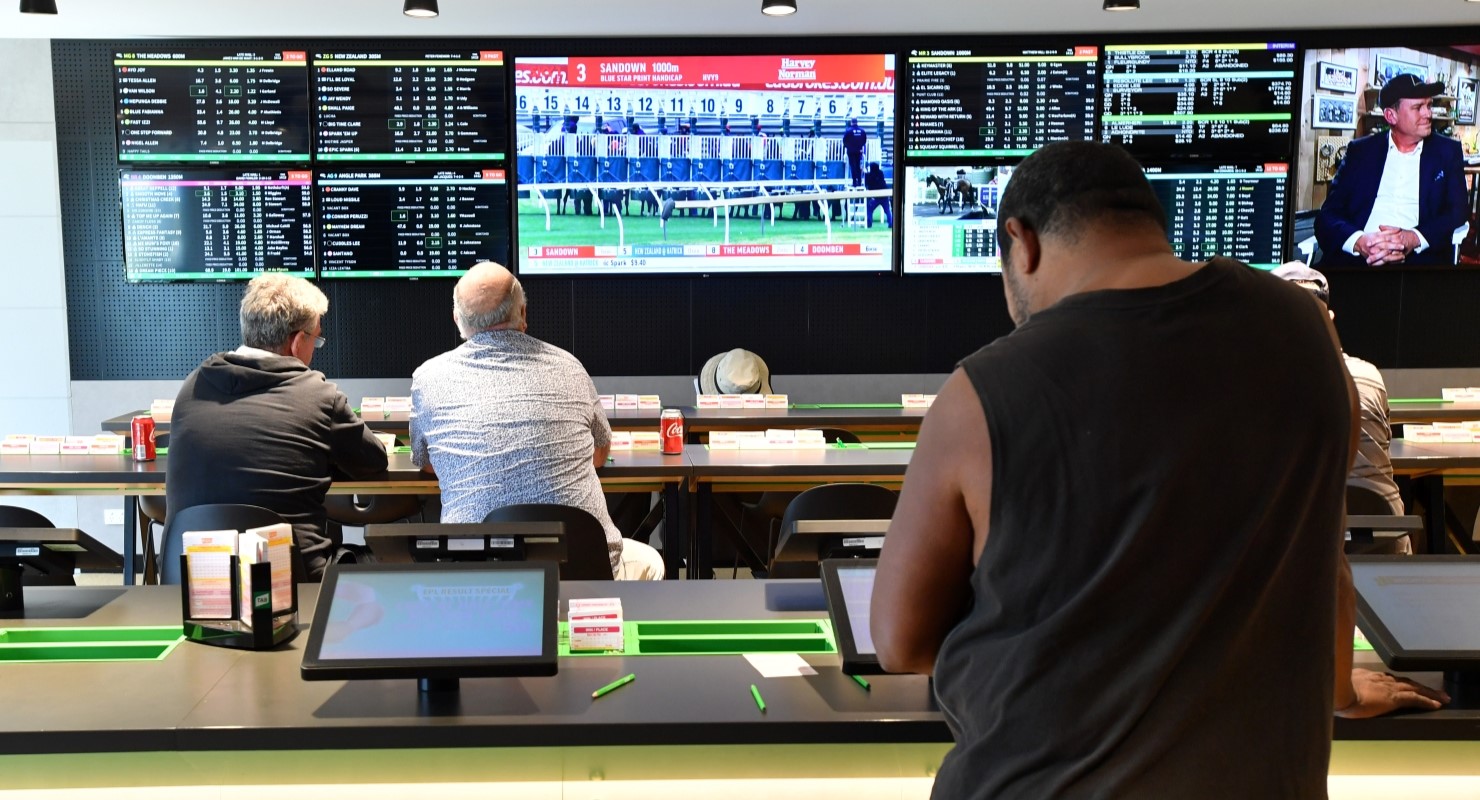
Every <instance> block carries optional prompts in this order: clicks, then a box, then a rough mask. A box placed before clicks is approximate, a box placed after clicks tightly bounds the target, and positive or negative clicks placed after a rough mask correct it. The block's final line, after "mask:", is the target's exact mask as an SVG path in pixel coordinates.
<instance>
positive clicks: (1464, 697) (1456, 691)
mask: <svg viewBox="0 0 1480 800" xmlns="http://www.w3.org/2000/svg"><path fill="white" fill-rule="evenodd" d="M1444 691H1446V692H1448V693H1449V705H1448V707H1449V708H1480V670H1473V669H1471V670H1454V671H1451V672H1446V673H1444Z"/></svg>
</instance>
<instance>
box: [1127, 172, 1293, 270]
mask: <svg viewBox="0 0 1480 800" xmlns="http://www.w3.org/2000/svg"><path fill="white" fill-rule="evenodd" d="M1145 170H1146V179H1147V180H1148V181H1150V183H1151V188H1152V189H1153V190H1155V191H1156V197H1157V199H1158V200H1160V201H1161V207H1162V210H1163V211H1165V212H1166V215H1167V238H1168V239H1170V240H1171V242H1172V250H1173V251H1174V252H1176V254H1177V256H1178V257H1179V258H1182V259H1185V260H1187V261H1206V260H1208V259H1210V258H1212V257H1213V256H1227V257H1229V258H1236V259H1238V260H1240V261H1243V262H1244V263H1246V264H1249V265H1250V266H1254V267H1261V268H1263V269H1273V268H1274V267H1276V266H1279V264H1280V263H1281V262H1282V260H1283V259H1282V258H1281V257H1280V254H1281V253H1282V252H1284V244H1283V243H1284V241H1285V185H1286V183H1287V178H1288V177H1289V174H1290V165H1289V164H1287V163H1284V162H1260V163H1238V164H1214V163H1196V164H1188V163H1177V164H1172V165H1168V166H1157V167H1146V168H1145Z"/></svg>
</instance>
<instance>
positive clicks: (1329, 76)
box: [1316, 61, 1357, 94]
mask: <svg viewBox="0 0 1480 800" xmlns="http://www.w3.org/2000/svg"><path fill="white" fill-rule="evenodd" d="M1316 88H1318V89H1324V90H1325V91H1328V92H1342V93H1345V94H1351V93H1353V92H1355V91H1356V90H1357V68H1356V67H1348V66H1347V65H1345V64H1334V63H1332V62H1330V61H1321V62H1318V63H1317V64H1316Z"/></svg>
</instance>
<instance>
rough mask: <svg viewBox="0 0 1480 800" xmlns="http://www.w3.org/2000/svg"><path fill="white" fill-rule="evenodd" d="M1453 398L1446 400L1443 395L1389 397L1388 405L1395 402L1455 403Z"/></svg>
mask: <svg viewBox="0 0 1480 800" xmlns="http://www.w3.org/2000/svg"><path fill="white" fill-rule="evenodd" d="M1453 402H1454V401H1453V400H1445V399H1444V398H1442V397H1389V398H1388V405H1392V404H1394V403H1453Z"/></svg>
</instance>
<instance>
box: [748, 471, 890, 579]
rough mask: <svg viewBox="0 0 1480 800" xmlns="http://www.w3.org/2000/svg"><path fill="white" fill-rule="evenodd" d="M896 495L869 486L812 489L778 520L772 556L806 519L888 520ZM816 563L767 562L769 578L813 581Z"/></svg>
mask: <svg viewBox="0 0 1480 800" xmlns="http://www.w3.org/2000/svg"><path fill="white" fill-rule="evenodd" d="M898 502H899V495H898V494H896V493H895V492H894V491H893V490H891V489H886V488H884V487H883V486H876V485H874V484H871V483H830V484H827V485H826V486H814V487H812V488H811V489H808V490H807V491H805V492H802V493H801V494H799V495H797V496H796V499H794V500H792V501H791V504H790V505H788V506H787V507H786V513H785V514H783V515H782V517H781V539H780V541H778V542H777V543H776V552H778V553H779V552H781V551H783V550H785V549H786V543H787V541H788V540H789V539H790V538H791V537H792V535H793V529H794V528H795V527H796V523H797V521H798V520H808V519H889V518H891V517H893V516H894V506H895V504H896V503H898ZM818 575H819V570H818V567H817V562H816V561H810V562H795V561H787V562H778V561H775V560H774V558H773V560H772V562H771V568H770V570H769V577H772V578H816V577H818Z"/></svg>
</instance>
